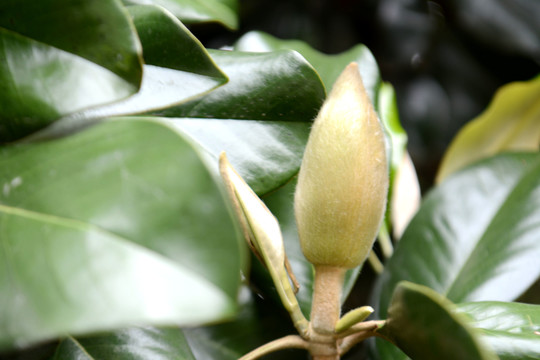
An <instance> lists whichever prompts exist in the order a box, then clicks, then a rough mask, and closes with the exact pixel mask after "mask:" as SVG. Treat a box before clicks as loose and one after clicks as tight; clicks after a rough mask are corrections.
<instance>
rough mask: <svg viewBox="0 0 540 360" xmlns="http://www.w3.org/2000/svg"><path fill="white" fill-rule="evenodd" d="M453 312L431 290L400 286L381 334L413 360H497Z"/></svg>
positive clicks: (413, 285)
mask: <svg viewBox="0 0 540 360" xmlns="http://www.w3.org/2000/svg"><path fill="white" fill-rule="evenodd" d="M452 308H453V304H452V303H451V302H450V301H448V300H447V299H446V298H444V297H443V296H441V295H439V294H438V293H436V292H435V291H433V290H431V289H430V288H428V287H425V286H421V285H417V284H413V283H409V282H401V283H400V284H399V285H398V286H397V287H396V290H395V292H394V295H393V296H392V301H391V303H390V308H389V310H388V322H387V324H386V325H385V327H384V328H383V329H381V332H382V333H383V334H385V335H386V336H388V337H389V338H390V339H392V341H393V342H394V343H395V344H396V345H397V346H398V347H399V348H400V349H402V350H403V351H404V352H405V353H406V354H407V355H408V356H410V357H411V358H412V359H415V360H433V359H440V360H455V359H460V360H468V359H469V360H488V359H489V360H492V359H497V356H495V355H494V354H493V352H492V351H491V350H488V349H487V348H486V347H485V345H483V344H482V343H481V342H480V341H479V340H478V336H477V335H476V334H475V333H474V331H473V330H472V328H470V327H469V326H468V325H467V322H466V321H465V319H464V317H463V316H460V315H459V314H456V313H453V312H452ZM387 358H390V357H387Z"/></svg>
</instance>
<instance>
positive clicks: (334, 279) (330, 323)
mask: <svg viewBox="0 0 540 360" xmlns="http://www.w3.org/2000/svg"><path fill="white" fill-rule="evenodd" d="M344 275H345V269H342V268H338V267H333V266H320V265H319V266H315V284H314V289H313V303H312V305H311V327H312V329H313V330H314V331H315V332H316V333H317V334H321V335H333V334H334V330H335V327H336V323H337V322H338V320H339V315H340V312H341V291H342V288H343V278H344Z"/></svg>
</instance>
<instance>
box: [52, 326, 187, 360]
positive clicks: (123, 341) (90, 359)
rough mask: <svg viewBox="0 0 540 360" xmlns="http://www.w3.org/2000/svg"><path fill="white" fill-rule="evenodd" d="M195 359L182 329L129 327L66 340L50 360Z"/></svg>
mask: <svg viewBox="0 0 540 360" xmlns="http://www.w3.org/2000/svg"><path fill="white" fill-rule="evenodd" d="M94 359H99V360H105V359H115V360H150V359H151V360H195V357H194V356H193V354H192V353H191V350H190V348H189V345H188V343H187V341H186V338H185V337H184V334H183V333H182V330H180V329H179V328H175V327H170V328H151V327H142V328H130V329H125V330H118V331H115V332H112V333H106V334H101V335H96V336H91V337H90V336H86V337H77V338H74V337H68V338H66V339H64V340H63V341H62V342H61V343H60V345H59V346H58V348H57V350H56V354H55V356H54V357H53V358H52V359H51V360H94Z"/></svg>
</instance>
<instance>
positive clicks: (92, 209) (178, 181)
mask: <svg viewBox="0 0 540 360" xmlns="http://www.w3.org/2000/svg"><path fill="white" fill-rule="evenodd" d="M192 146H193V145H192V144H191V143H190V142H187V141H186V140H185V139H184V138H183V137H182V136H180V135H179V134H178V133H176V132H174V131H172V130H171V129H170V128H168V127H167V126H165V125H163V124H160V123H156V122H154V121H151V120H145V119H142V120H139V121H136V119H125V120H117V121H112V122H106V123H103V124H100V125H96V126H94V127H91V128H89V129H87V130H85V131H83V132H80V133H78V134H75V135H72V136H70V137H67V138H63V139H58V140H55V141H50V142H44V143H39V144H25V145H19V146H11V147H5V148H3V149H1V151H0V169H1V170H0V184H2V192H1V193H0V203H1V204H2V211H1V212H0V214H1V216H2V221H1V222H0V228H1V229H0V231H1V232H2V234H3V235H2V238H1V242H2V246H1V247H0V249H1V251H0V257H2V263H3V264H5V265H6V266H3V267H2V268H1V272H0V277H2V278H3V279H4V280H3V281H1V282H0V284H1V285H0V286H1V287H2V288H1V289H0V294H2V295H1V296H0V303H1V304H0V308H2V309H10V311H9V312H2V315H1V316H0V328H1V331H0V334H2V335H1V336H0V339H1V344H2V345H1V347H4V348H5V347H8V346H13V345H21V344H26V343H28V342H32V341H35V340H40V339H45V338H50V337H54V336H57V335H60V334H65V333H72V332H75V333H81V332H87V331H91V330H98V329H110V328H112V327H118V326H125V325H128V324H132V323H138V324H139V323H140V324H142V323H175V324H199V323H202V322H206V321H215V320H217V319H222V318H224V317H228V316H231V315H232V313H233V312H234V304H235V301H236V294H237V291H238V286H239V271H240V267H241V265H242V263H243V259H242V256H241V255H242V254H243V252H242V251H241V249H242V248H241V247H240V243H239V241H238V240H239V239H237V237H236V234H235V230H234V226H233V224H232V221H231V218H230V216H229V212H228V210H227V208H226V206H225V202H224V199H223V197H222V192H221V184H220V183H219V184H216V182H215V181H216V180H214V178H213V177H212V175H211V172H210V171H209V170H208V169H207V168H206V167H205V166H204V163H203V161H202V160H201V158H200V155H199V150H195V149H194V148H193V147H192ZM186 174H189V176H186ZM209 222H210V223H211V224H212V226H208V224H209ZM52 289H54V290H52Z"/></svg>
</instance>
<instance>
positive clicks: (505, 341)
mask: <svg viewBox="0 0 540 360" xmlns="http://www.w3.org/2000/svg"><path fill="white" fill-rule="evenodd" d="M458 312H459V313H463V314H465V315H467V316H468V317H469V318H470V320H469V324H470V325H471V326H473V327H475V328H477V329H480V330H481V334H482V338H483V340H484V341H485V342H486V343H488V344H489V345H490V346H491V348H493V349H494V351H495V352H496V353H497V355H498V356H499V358H500V359H501V360H534V359H538V356H539V355H540V305H530V304H520V303H504V302H474V303H464V304H458Z"/></svg>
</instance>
